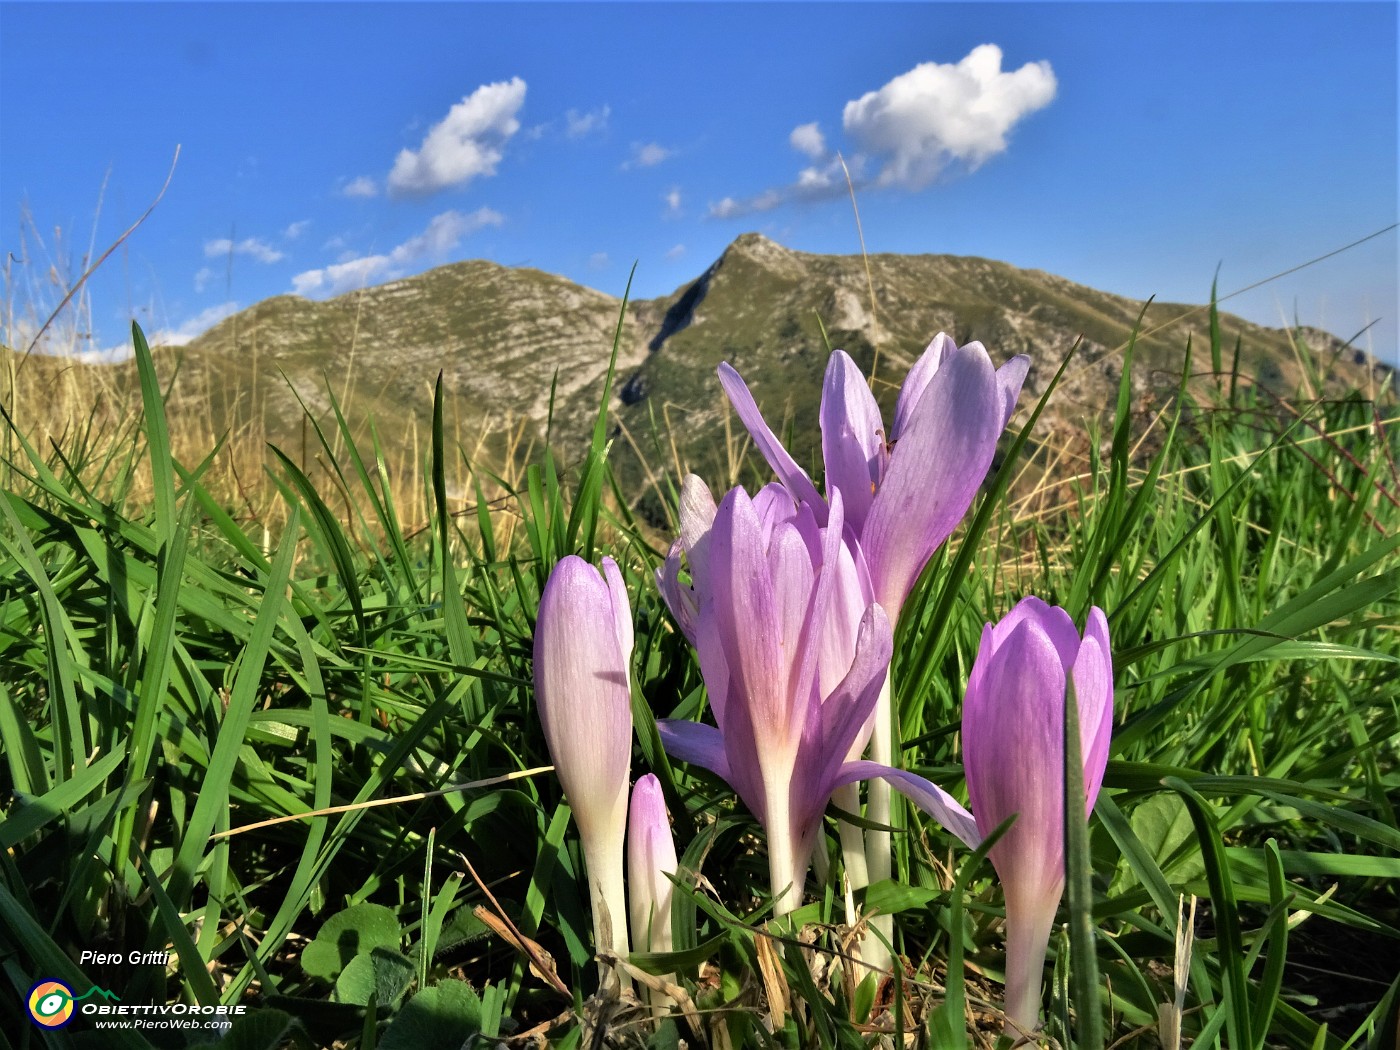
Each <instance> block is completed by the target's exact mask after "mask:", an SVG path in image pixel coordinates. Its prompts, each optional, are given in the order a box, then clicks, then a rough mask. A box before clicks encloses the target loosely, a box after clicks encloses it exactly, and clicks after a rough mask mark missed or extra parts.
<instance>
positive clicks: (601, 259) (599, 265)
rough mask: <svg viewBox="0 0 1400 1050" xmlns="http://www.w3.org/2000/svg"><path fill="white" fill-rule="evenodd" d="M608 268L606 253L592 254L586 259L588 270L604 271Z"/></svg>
mask: <svg viewBox="0 0 1400 1050" xmlns="http://www.w3.org/2000/svg"><path fill="white" fill-rule="evenodd" d="M607 266H608V253H607V252H594V253H593V254H592V255H590V256H589V257H588V268H589V269H590V270H605V269H607Z"/></svg>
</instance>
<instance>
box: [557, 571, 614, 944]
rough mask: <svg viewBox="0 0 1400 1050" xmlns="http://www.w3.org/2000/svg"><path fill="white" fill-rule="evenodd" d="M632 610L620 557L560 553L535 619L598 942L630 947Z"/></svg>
mask: <svg viewBox="0 0 1400 1050" xmlns="http://www.w3.org/2000/svg"><path fill="white" fill-rule="evenodd" d="M631 659H632V613H631V609H630V607H629V605H628V601H627V588H626V586H625V585H624V584H623V582H622V574H621V573H620V572H619V571H618V568H617V563H616V562H614V561H613V560H612V559H611V558H604V559H603V571H602V574H601V575H600V574H599V572H598V570H597V569H595V568H594V567H593V566H592V565H590V564H589V563H588V562H586V561H584V560H583V559H582V558H578V557H575V556H573V555H570V556H568V557H566V558H563V559H561V560H560V561H559V564H558V565H556V566H555V567H554V571H553V572H552V573H550V576H549V580H548V581H547V582H546V583H545V587H544V593H543V594H542V595H541V596H540V608H539V614H538V617H537V619H536V622H535V702H536V703H537V705H538V706H539V714H540V723H541V724H542V725H543V726H544V737H545V742H546V743H547V744H548V745H549V753H550V756H551V757H552V758H553V759H554V771H555V773H556V774H557V775H558V777H559V783H560V784H561V785H562V786H563V788H564V794H565V796H566V797H567V798H568V800H569V806H570V807H571V808H572V809H573V814H574V823H575V824H576V825H577V826H578V832H579V838H580V840H581V841H582V844H583V856H584V862H585V863H586V864H587V866H588V890H589V899H590V903H591V904H592V906H593V930H594V940H595V944H596V946H597V947H598V948H599V949H600V950H601V949H612V950H614V951H616V952H618V953H620V954H623V955H625V954H626V953H627V899H626V895H625V893H624V890H623V877H622V856H623V854H622V849H623V839H624V836H625V834H626V831H627V780H628V772H629V769H630V767H631V762H632V704H631V688H630V684H629V678H628V666H629V664H630V662H631Z"/></svg>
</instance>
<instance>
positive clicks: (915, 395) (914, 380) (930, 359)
mask: <svg viewBox="0 0 1400 1050" xmlns="http://www.w3.org/2000/svg"><path fill="white" fill-rule="evenodd" d="M979 345H980V344H979ZM957 348H958V346H957V344H956V343H955V342H953V340H952V337H951V336H949V335H948V334H947V333H945V332H939V333H938V334H937V335H936V336H934V337H933V340H932V341H931V342H930V343H929V344H928V349H926V350H925V351H924V352H923V353H922V354H920V355H919V359H918V360H917V361H915V362H914V367H913V368H911V369H909V374H908V375H906V376H905V377H904V384H903V385H902V386H901V387H900V388H899V400H898V401H897V402H895V406H894V425H893V426H892V427H891V428H890V436H889V439H890V440H891V441H896V440H898V439H899V438H900V437H901V436H902V435H903V434H904V431H905V430H906V429H907V428H908V426H909V421H910V419H912V418H913V415H914V409H915V408H916V407H917V406H918V404H919V401H920V399H922V398H923V396H924V390H925V389H927V387H928V384H929V381H930V380H932V379H933V376H934V373H935V372H937V371H938V369H939V366H941V365H942V364H943V359H944V358H946V357H947V356H948V355H949V354H951V353H953V351H955V350H956V349H957Z"/></svg>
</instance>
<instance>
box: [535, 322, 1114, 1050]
mask: <svg viewBox="0 0 1400 1050" xmlns="http://www.w3.org/2000/svg"><path fill="white" fill-rule="evenodd" d="M1027 368H1028V361H1027V359H1026V358H1024V357H1017V358H1013V359H1012V360H1011V361H1009V362H1007V363H1006V364H1004V365H1003V366H1002V367H1001V368H999V369H998V368H996V367H994V366H993V364H992V362H991V359H990V357H989V355H988V354H987V352H986V350H985V348H983V347H982V345H981V344H980V343H969V344H967V345H965V346H962V347H958V346H957V345H956V344H955V343H954V342H953V340H951V339H949V338H948V337H947V336H946V335H940V336H938V337H937V338H936V339H934V340H933V342H932V343H931V344H930V346H929V348H928V350H927V351H926V352H925V353H924V355H923V356H922V357H921V358H920V359H919V360H918V362H917V363H916V364H915V366H914V367H913V369H912V370H911V371H910V373H909V375H908V377H907V378H906V380H905V383H904V385H903V387H902V388H901V391H900V395H899V400H898V403H897V405H896V409H895V415H894V421H893V423H892V425H891V427H890V429H889V432H888V434H887V433H886V431H885V429H884V424H883V421H882V419H881V416H880V412H879V409H878V407H877V405H876V403H875V400H874V398H873V396H872V395H871V393H870V389H869V386H868V385H867V383H866V381H865V378H864V377H863V376H862V375H861V374H860V372H859V370H858V369H857V368H856V366H855V364H854V362H852V361H851V359H850V358H849V357H848V356H847V355H845V354H844V353H842V352H841V351H836V352H835V353H833V354H832V357H831V361H830V363H829V366H828V369H827V373H826V379H825V383H824V388H823V396H822V405H821V425H822V448H823V458H824V461H825V468H826V494H825V497H823V496H822V495H821V494H820V493H818V491H817V488H816V486H815V485H814V484H813V483H812V481H811V479H810V478H809V477H808V475H807V474H806V473H805V472H804V471H803V470H801V468H800V467H799V466H798V465H797V463H796V462H795V460H793V458H792V457H791V456H790V455H789V454H788V453H787V451H786V450H785V449H784V448H783V446H782V445H781V443H780V442H779V441H778V440H777V438H776V437H775V436H774V434H773V432H772V431H771V429H770V428H769V427H768V426H767V424H766V423H765V422H764V420H763V418H762V415H761V414H760V413H759V410H758V408H757V405H756V404H755V402H754V400H753V398H752V396H751V395H750V393H749V391H748V388H747V387H746V386H745V385H744V383H743V380H742V379H741V378H740V377H739V375H738V373H737V372H735V371H734V370H733V369H732V368H730V367H729V366H728V365H722V366H721V367H720V379H721V382H722V384H723V386H724V388H725V390H726V392H727V393H728V395H729V397H730V399H731V401H732V402H733V404H734V406H735V408H736V410H737V411H738V413H739V415H740V418H741V419H742V420H743V422H744V423H745V425H746V426H747V427H748V429H749V431H750V432H751V434H752V435H753V437H754V439H755V443H756V444H757V446H758V447H759V448H760V450H761V451H762V452H763V454H764V455H765V457H766V458H767V459H768V461H769V463H770V464H771V465H772V466H773V468H774V470H775V472H776V474H777V475H778V478H779V482H778V483H776V484H772V485H768V486H766V487H764V488H763V489H762V490H761V491H759V492H758V493H757V494H756V495H755V496H753V497H750V496H749V495H748V493H746V492H745V491H744V490H743V489H742V488H735V489H732V490H730V491H729V492H728V493H726V494H725V495H724V496H723V497H722V499H721V500H720V501H719V502H718V503H716V501H715V499H714V497H713V496H712V494H711V493H710V491H709V489H708V488H707V487H706V486H705V485H704V483H703V482H702V481H701V480H700V479H699V478H696V477H693V476H692V477H688V478H686V479H685V482H684V483H683V486H682V491H681V500H680V506H679V511H680V523H681V529H680V537H679V539H678V540H677V541H676V542H675V544H673V546H672V548H671V551H670V553H669V555H668V557H667V559H666V562H665V564H664V565H663V566H662V568H661V569H660V570H658V572H657V583H658V587H659V589H660V591H661V594H662V596H663V597H664V599H665V600H666V603H667V605H668V606H669V607H670V609H671V611H672V614H673V615H674V617H675V619H676V622H677V624H678V625H679V626H680V628H681V630H682V631H683V632H684V634H685V636H686V637H687V639H688V640H689V641H690V642H691V644H692V645H693V646H694V647H695V650H696V653H697V656H698V660H699V664H700V670H701V674H702V676H703V678H704V680H705V685H706V689H707V693H708V697H709V701H710V710H711V712H712V713H713V718H714V722H715V724H714V725H707V724H703V723H699V722H689V721H678V720H662V721H661V722H660V723H659V728H660V731H661V736H662V741H663V743H664V745H665V747H666V749H667V751H668V753H669V754H670V755H671V756H672V757H673V758H676V759H680V760H683V761H686V762H690V763H693V764H696V765H699V766H702V767H704V768H706V769H709V770H711V771H712V772H714V773H716V774H717V775H719V776H720V777H721V778H723V779H724V780H726V781H727V782H728V783H729V784H730V785H731V786H732V787H733V788H734V790H735V792H736V794H737V795H738V796H739V798H740V799H741V800H742V801H743V803H744V804H745V805H746V806H747V807H748V809H749V810H750V811H751V812H752V813H753V814H754V816H755V817H756V818H757V819H758V821H759V823H760V824H761V825H762V827H763V829H764V832H765V835H766V839H767V844H768V862H769V877H770V885H771V891H772V898H773V904H774V910H775V913H776V914H778V915H782V914H785V913H787V912H790V911H792V910H793V909H795V908H796V907H797V905H798V904H800V903H801V899H802V893H803V885H804V882H805V879H806V873H807V869H808V866H809V864H810V862H811V859H812V856H813V851H814V848H815V845H816V842H817V839H818V836H819V834H820V831H821V819H822V815H823V812H824V810H825V808H826V806H827V803H828V802H829V801H830V800H831V799H832V797H833V795H834V794H835V793H837V792H839V791H842V790H853V789H852V788H850V787H849V786H850V785H854V784H855V783H856V782H858V781H862V780H868V781H870V782H871V795H870V805H869V808H868V810H867V813H868V815H869V817H870V818H871V819H872V820H874V821H876V822H879V823H886V822H888V817H889V808H888V794H887V793H885V792H883V791H882V792H877V789H876V785H877V784H878V785H888V786H892V787H894V788H896V789H898V790H900V791H901V792H903V793H904V794H905V795H907V796H908V797H909V798H911V799H912V800H913V801H914V802H915V804H916V805H918V806H919V807H920V808H921V809H923V810H925V811H926V812H927V813H929V814H931V815H932V816H934V817H935V818H936V819H937V820H938V821H939V822H941V823H942V824H943V825H944V826H945V827H946V828H947V829H948V830H949V831H950V832H951V833H952V834H953V835H955V836H956V837H957V838H959V839H961V840H962V841H963V842H964V843H966V844H967V845H968V846H970V847H974V848H975V847H976V846H977V845H978V844H979V843H980V842H981V840H982V838H983V837H984V836H985V835H987V834H989V833H990V832H991V831H992V830H993V829H994V828H996V827H998V826H1000V825H1001V824H1002V823H1003V822H1004V821H1006V820H1007V819H1008V818H1009V817H1014V818H1015V819H1014V821H1013V822H1012V824H1011V826H1010V828H1009V830H1008V831H1007V832H1006V834H1005V835H1004V836H1003V837H1002V838H1001V839H1000V840H999V841H998V842H997V843H996V844H995V845H994V846H993V848H992V851H991V854H990V856H991V860H992V863H993V866H994V867H995V869H996V871H997V874H998V876H999V878H1000V880H1001V882H1002V884H1003V887H1004V890H1005V898H1006V914H1007V1016H1008V1019H1009V1022H1010V1023H1011V1024H1012V1025H1014V1026H1015V1027H1016V1028H1019V1029H1022V1030H1026V1031H1028V1030H1030V1029H1031V1028H1032V1027H1033V1026H1034V1025H1035V1023H1036V1021H1037V1020H1038V1014H1039V1009H1038V1004H1039V994H1040V975H1041V971H1042V970H1043V968H1044V959H1045V955H1046V950H1047V944H1048V938H1049V933H1050V929H1051V926H1052V924H1053V921H1054V915H1055V911H1056V909H1057V907H1058V905H1059V901H1060V897H1061V895H1062V893H1063V888H1064V878H1065V876H1064V845H1063V836H1064V806H1065V799H1064V781H1063V763H1064V753H1065V752H1064V741H1063V725H1064V715H1065V702H1066V697H1067V695H1071V693H1070V690H1069V689H1068V686H1067V683H1068V685H1069V686H1072V687H1073V688H1072V695H1073V696H1075V698H1076V699H1077V703H1078V713H1079V724H1080V727H1081V749H1080V750H1081V754H1082V756H1083V762H1084V770H1083V771H1084V783H1085V786H1086V798H1085V806H1086V813H1087V812H1088V811H1089V810H1090V809H1092V807H1093V804H1094V801H1095V799H1096V797H1097V793H1098V790H1099V786H1100V784H1101V783H1102V779H1103V773H1104V768H1105V764H1106V761H1107V755H1108V743H1109V733H1110V729H1111V725H1112V710H1113V685H1112V682H1113V675H1112V666H1111V663H1110V658H1109V640H1108V628H1107V621H1106V619H1105V617H1104V615H1103V613H1102V612H1101V611H1100V610H1098V609H1093V610H1092V611H1091V612H1090V615H1089V618H1088V622H1087V624H1086V626H1085V629H1084V632H1083V634H1082V636H1081V634H1080V633H1079V631H1078V630H1077V629H1076V627H1075V625H1074V623H1073V620H1072V619H1071V618H1070V616H1069V614H1068V613H1066V612H1065V611H1064V610H1062V609H1058V608H1055V607H1053V606H1050V605H1047V604H1046V603H1045V602H1043V601H1041V600H1040V599H1038V598H1033V597H1032V598H1026V599H1024V600H1023V601H1022V602H1021V603H1020V604H1018V605H1017V606H1016V607H1015V608H1014V609H1013V610H1012V611H1011V612H1010V613H1009V614H1007V616H1006V617H1005V618H1004V619H1003V620H1001V621H1000V622H999V623H997V624H996V625H991V624H988V625H987V627H986V630H985V631H984V633H983V637H982V642H981V647H980V649H979V652H978V655H977V658H976V660H975V662H974V665H973V669H972V673H971V678H970V680H969V683H968V687H967V693H966V702H965V708H964V715H963V724H962V742H963V753H964V761H965V767H966V776H967V784H968V793H969V797H970V801H971V808H972V812H969V811H968V810H967V809H965V808H964V807H963V806H961V805H960V804H959V803H958V802H957V801H956V800H955V799H954V798H953V797H952V796H951V795H950V794H948V792H946V791H944V790H943V789H942V788H940V787H938V786H937V785H935V784H933V783H931V782H929V781H928V780H926V779H924V778H922V777H918V776H916V775H914V774H912V773H909V772H907V771H903V770H900V769H898V768H896V767H895V766H894V765H893V764H892V761H891V759H892V750H893V748H892V741H893V739H894V736H893V719H892V717H891V713H890V710H889V703H890V699H889V698H890V690H889V665H890V660H891V656H892V650H893V638H892V635H893V621H894V620H896V619H897V618H898V616H899V613H900V611H901V610H902V608H903V607H904V604H905V602H906V600H907V599H908V597H909V594H910V593H911V591H912V589H913V587H914V584H915V582H916V581H917V579H918V577H919V575H920V573H922V571H923V569H924V567H925V565H926V564H927V563H928V561H929V559H930V558H931V557H932V556H933V554H934V553H935V552H936V551H937V549H938V548H939V547H940V546H941V545H942V544H943V542H944V541H945V540H946V539H947V538H948V536H949V535H950V534H951V533H952V531H953V530H954V529H955V528H956V526H957V524H958V523H959V522H960V521H961V520H962V518H963V517H964V515H965V514H966V512H967V510H968V508H969V506H970V505H971V502H972V500H973V499H974V497H975V495H976V493H977V490H978V488H979V487H980V485H981V483H982V481H983V479H984V478H985V476H986V473H987V471H988V469H989V468H990V466H991V462H992V457H993V455H994V452H995V448H996V444H997V440H998V438H999V436H1000V434H1001V433H1002V431H1003V430H1004V429H1005V426H1006V424H1007V422H1008V421H1009V419H1010V416H1011V414H1012V412H1013V410H1014V407H1015V404H1016V399H1017V397H1018V395H1019V392H1020V388H1021V385H1022V383H1023V381H1024V379H1025V376H1026V373H1027ZM631 647H632V626H631V614H630V610H629V608H628V602H627V594H626V590H625V588H624V586H623V583H622V579H621V574H620V573H619V571H618V568H617V566H616V565H615V564H614V563H613V562H612V560H611V559H608V558H605V559H603V571H602V573H601V574H600V573H599V572H598V570H597V569H595V568H594V567H593V566H591V565H590V564H588V563H587V562H585V561H583V560H582V559H579V558H576V557H570V558H565V559H563V560H562V561H561V562H560V563H559V565H558V566H557V567H556V569H555V571H554V573H553V574H552V575H551V577H550V580H549V582H548V584H547V585H546V587H545V592H544V595H543V596H542V598H541V603H540V610H539V618H538V624H537V633H536V641H535V676H536V686H537V697H538V704H539V710H540V717H541V721H542V722H543V724H544V730H545V737H546V740H547V742H548V745H549V748H550V753H551V755H552V756H553V758H554V762H555V766H556V769H557V771H558V774H559V778H560V781H561V784H562V785H563V788H564V792H565V794H566V796H567V797H568V799H569V802H570V805H571V806H572V807H573V810H574V814H575V819H576V823H577V825H578V828H579V833H580V838H581V840H582V844H583V850H584V857H585V861H586V864H587V868H588V882H589V888H590V896H591V898H592V904H593V909H594V922H595V935H596V942H597V945H598V947H599V948H600V949H601V948H611V949H613V950H615V951H618V952H626V950H627V930H626V924H625V922H624V919H623V916H624V915H625V912H624V910H623V900H624V891H623V884H624V880H623V871H622V856H623V854H622V849H623V839H624V831H625V833H626V836H627V841H628V851H629V852H628V869H629V870H628V873H627V880H626V881H627V883H628V885H629V887H630V889H631V891H632V905H631V926H632V934H633V942H634V943H636V944H637V945H638V946H639V947H641V948H643V949H644V950H650V951H664V950H666V949H668V948H669V917H670V891H671V881H670V878H668V875H667V873H674V871H675V867H676V860H675V849H674V845H673V843H672V842H671V838H670V832H669V823H668V821H667V818H666V814H665V807H664V804H663V803H662V800H661V793H660V787H659V784H657V782H656V780H655V778H654V777H643V778H642V779H641V780H639V781H638V783H637V786H636V788H635V789H634V790H633V793H632V806H631V821H630V828H627V827H626V825H627V824H628V819H627V785H628V778H629V763H630V751H631V708H630V687H629V670H628V669H629V663H630V654H631ZM867 742H869V743H870V744H871V752H872V759H871V760H869V761H862V760H861V759H860V755H861V754H862V753H863V752H864V750H865V748H866V745H867ZM886 791H887V788H886ZM852 798H853V797H852V796H850V795H846V796H838V804H840V805H842V806H843V807H845V808H854V806H855V805H856V804H857V801H858V797H857V799H856V801H853V800H852ZM882 799H883V800H884V801H883V805H882V804H881V800H882ZM846 830H853V829H844V830H843V845H846V846H847V847H848V849H847V873H848V875H850V876H851V877H852V882H853V884H855V885H861V884H863V883H864V881H865V880H864V875H865V872H864V870H863V869H864V865H863V864H862V865H859V867H860V868H861V870H860V872H859V874H860V876H861V878H860V881H857V879H856V869H857V866H858V865H857V864H856V863H855V862H856V861H858V860H859V861H867V860H868V869H869V877H870V878H872V879H880V878H885V877H888V875H889V872H890V865H889V852H890V851H889V843H888V836H887V835H883V834H875V833H872V834H871V835H870V836H869V841H868V842H867V843H866V846H867V849H868V857H866V856H860V857H856V856H853V855H852V854H851V852H850V850H849V843H847V842H846V834H845V833H846ZM855 838H856V841H857V842H859V840H860V836H859V833H856V835H855ZM889 929H890V927H889V926H885V927H884V931H883V932H884V936H885V937H886V938H887V936H888V930H889ZM867 945H868V946H873V947H874V948H875V949H876V950H875V951H873V952H869V954H867V961H873V960H874V959H881V960H882V959H883V953H882V952H881V951H880V949H879V945H878V943H874V944H873V945H872V942H870V941H867Z"/></svg>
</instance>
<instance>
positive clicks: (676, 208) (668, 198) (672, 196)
mask: <svg viewBox="0 0 1400 1050" xmlns="http://www.w3.org/2000/svg"><path fill="white" fill-rule="evenodd" d="M661 199H662V200H663V201H665V202H666V214H667V215H670V216H675V215H679V214H680V213H681V191H680V187H679V186H673V187H672V188H671V189H669V190H667V191H666V192H665V193H663V194H662V195H661Z"/></svg>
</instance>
